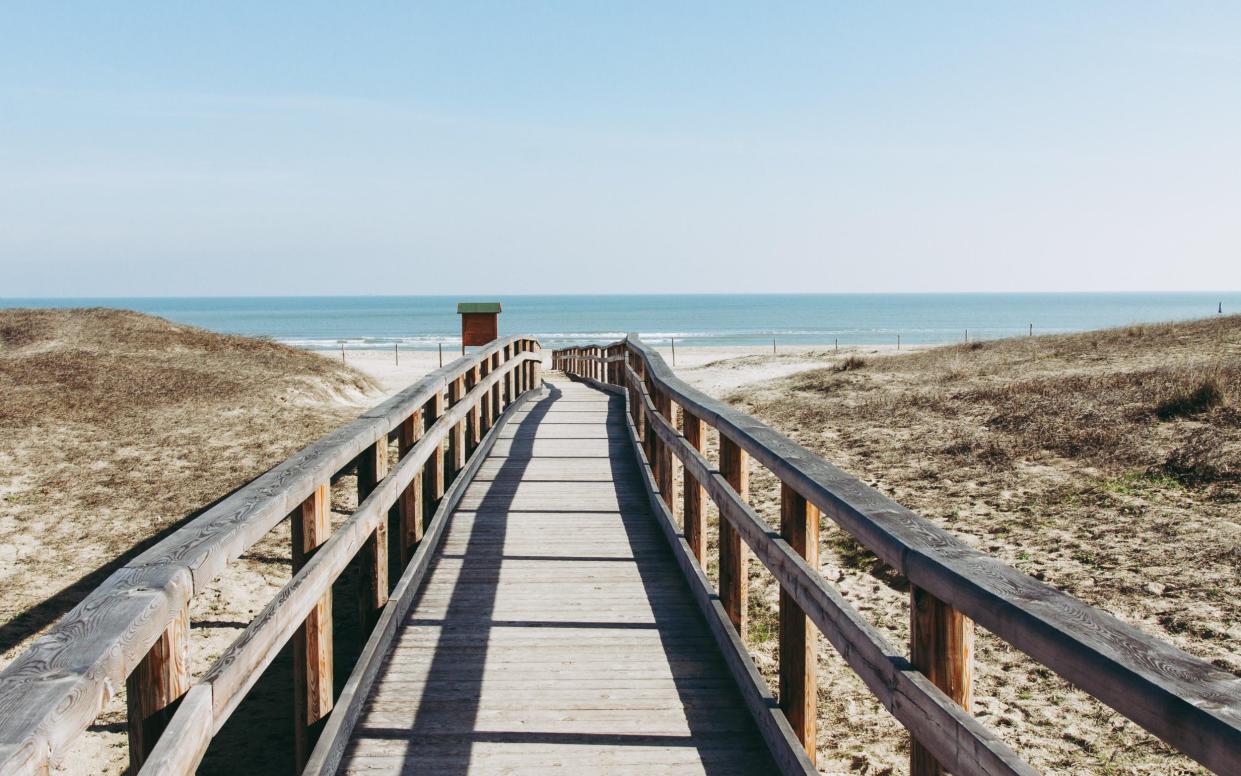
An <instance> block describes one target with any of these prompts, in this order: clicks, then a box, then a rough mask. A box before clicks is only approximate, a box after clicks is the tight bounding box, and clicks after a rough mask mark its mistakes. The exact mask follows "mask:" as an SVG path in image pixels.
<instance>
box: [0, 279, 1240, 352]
mask: <svg viewBox="0 0 1241 776" xmlns="http://www.w3.org/2000/svg"><path fill="white" fill-rule="evenodd" d="M493 300H494V298H492V297H487V298H480V299H475V298H473V297H433V296H368V297H234V298H222V297H214V298H183V297H177V298H132V299H124V298H107V299H104V298H95V299H0V307H88V306H106V307H121V308H128V309H132V310H140V311H142V312H146V313H151V314H153V315H158V316H162V317H164V318H168V319H170V320H173V321H179V322H183V323H189V324H193V325H195V326H202V327H204V328H207V329H212V330H215V331H219V332H228V333H235V334H245V335H249V336H266V337H272V338H274V339H277V340H279V341H282V342H286V343H289V344H292V345H297V346H301V347H307V348H314V349H330V348H336V347H338V346H339V343H340V342H341V341H342V340H343V341H345V343H346V344H347V346H348V347H350V348H358V347H363V348H365V347H373V348H390V347H392V344H393V343H400V344H401V346H402V347H415V348H435V347H436V346H437V344H438V343H443V344H445V345H452V344H457V343H459V342H460V339H459V336H458V335H459V328H458V327H459V325H460V324H459V321H458V318H457V315H456V303H457V302H458V301H493ZM499 301H501V302H502V303H503V306H504V312H503V314H502V315H501V317H500V330H501V333H507V334H516V333H529V334H534V335H536V336H537V337H539V338H540V339H541V340H542V341H543V344H544V346H545V347H551V346H557V345H560V344H564V343H570V342H583V341H600V340H609V341H610V340H614V339H617V338H619V337H621V336H623V335H624V334H625V333H626V332H637V333H639V334H640V335H641V336H642V338H643V339H644V340H646V341H648V342H650V343H652V344H665V343H667V342H668V340H669V339H670V338H674V337H675V338H676V342H677V345H679V346H685V347H692V346H695V345H762V344H769V343H770V342H771V340H772V339H773V338H775V339H776V341H777V342H779V343H781V344H785V345H818V344H830V343H832V342H833V341H834V340H837V339H838V340H839V341H840V344H841V345H855V344H865V345H870V344H880V343H894V342H895V341H896V337H897V335H898V334H899V335H900V337H901V342H903V343H911V344H912V343H941V342H955V341H960V340H961V339H963V338H964V337H965V331H966V329H968V330H969V336H970V339H993V338H998V337H1011V336H1017V335H1023V334H1026V333H1028V331H1029V326H1030V325H1031V324H1033V326H1034V332H1035V333H1036V334H1040V333H1041V334H1047V333H1055V332H1068V331H1081V330H1084V329H1096V328H1102V327H1107V326H1121V325H1126V324H1130V323H1138V322H1153V321H1170V320H1184V319H1189V318H1202V317H1205V316H1210V315H1215V314H1216V310H1217V306H1218V304H1219V303H1221V302H1222V303H1223V307H1224V312H1225V313H1230V312H1238V311H1241V292H1228V293H1167V294H1162V293H1116V294H762V295H683V296H677V295H668V296H513V297H500V298H499Z"/></svg>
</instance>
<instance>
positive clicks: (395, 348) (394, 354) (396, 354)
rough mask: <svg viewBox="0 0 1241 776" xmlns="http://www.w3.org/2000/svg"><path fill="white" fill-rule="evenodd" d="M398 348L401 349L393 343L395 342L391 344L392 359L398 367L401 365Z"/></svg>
mask: <svg viewBox="0 0 1241 776" xmlns="http://www.w3.org/2000/svg"><path fill="white" fill-rule="evenodd" d="M400 348H401V346H400V345H398V344H397V343H395V342H393V343H392V357H393V358H394V359H396V365H397V366H400V365H401V350H400Z"/></svg>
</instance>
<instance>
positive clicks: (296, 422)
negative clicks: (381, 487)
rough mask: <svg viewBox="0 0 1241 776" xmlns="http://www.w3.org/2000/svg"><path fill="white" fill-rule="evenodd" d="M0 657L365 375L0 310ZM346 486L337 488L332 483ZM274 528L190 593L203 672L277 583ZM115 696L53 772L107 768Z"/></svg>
mask: <svg viewBox="0 0 1241 776" xmlns="http://www.w3.org/2000/svg"><path fill="white" fill-rule="evenodd" d="M0 395H2V396H3V397H4V398H3V401H2V402H0V442H2V443H0V602H2V603H0V606H2V607H3V608H2V609H0V638H2V641H0V656H2V660H3V663H7V662H8V661H9V660H11V659H12V658H13V657H14V656H15V655H16V654H17V653H18V652H19V651H20V650H21V649H22V647H23V646H24V645H25V644H27V643H29V641H30V639H31V638H33V637H34V636H35V635H36V634H37V633H39V632H40V631H41V630H43V629H45V628H46V627H48V626H49V625H50V624H51V623H52V622H54V621H55V619H56V618H58V617H59V616H60V615H61V614H63V613H64V612H66V611H68V609H69V608H71V607H72V606H73V605H74V604H75V603H77V602H78V601H79V600H81V598H82V597H84V596H85V595H86V594H87V593H88V592H89V591H90V590H91V589H93V588H94V587H95V586H97V585H98V584H99V583H100V582H102V581H103V579H104V578H106V577H107V575H108V574H109V573H111V571H112V570H113V569H115V568H116V567H118V566H119V565H121V564H122V563H124V562H125V561H126V560H127V559H129V558H131V557H133V556H134V555H136V554H137V553H138V552H139V551H141V550H142V549H144V548H145V547H147V546H150V545H151V544H152V543H154V541H156V540H157V539H159V538H161V537H162V536H164V535H166V534H167V533H168V532H170V531H172V530H175V529H176V528H177V527H179V526H180V525H182V524H183V523H184V522H185V521H186V520H187V519H189V517H191V516H192V515H193V514H195V513H196V512H198V511H200V510H201V509H202V508H204V507H205V506H207V505H209V504H210V503H212V502H213V501H215V500H216V499H218V498H220V497H222V496H224V495H226V494H227V493H229V492H230V491H232V490H233V489H235V488H236V487H238V486H240V485H243V484H244V483H246V482H248V481H249V480H251V479H253V478H254V477H255V476H257V475H259V474H261V473H262V472H263V471H264V470H266V469H267V468H269V467H270V466H272V465H274V464H276V463H278V462H279V461H281V460H282V459H284V458H285V457H287V456H288V455H290V454H291V453H293V452H294V451H295V450H297V449H298V448H300V447H302V446H303V445H305V444H307V443H308V442H310V441H312V440H314V439H316V438H318V437H319V436H322V435H323V434H324V433H326V432H327V431H329V430H331V429H332V428H334V427H335V426H337V425H339V424H340V423H342V422H344V421H346V420H349V419H351V418H353V417H355V416H356V415H357V414H358V412H359V410H360V409H361V408H363V407H366V406H369V405H371V404H373V403H375V402H376V401H377V397H378V390H377V388H376V386H375V384H374V382H373V381H372V380H371V379H370V378H369V377H367V376H366V375H364V374H362V373H361V372H358V371H356V370H353V369H351V368H347V367H343V366H341V365H340V364H338V363H335V362H333V361H331V360H330V359H327V358H323V357H321V356H318V355H315V354H312V353H308V352H305V351H301V350H296V349H293V348H288V347H285V346H283V345H278V344H275V343H271V342H264V341H260V340H253V339H247V338H243V337H230V336H222V335H218V334H213V333H210V332H207V331H203V330H201V329H196V328H193V327H188V326H180V325H176V324H172V323H169V322H168V321H164V320H161V319H158V318H152V317H149V316H144V315H140V314H137V313H131V312H124V311H117V310H105V309H89V310H3V311H0ZM344 490H348V489H347V488H344ZM289 563H290V559H289V538H288V529H287V526H284V525H282V526H281V528H280V529H278V530H277V531H274V532H273V533H272V534H271V535H270V536H269V537H268V538H266V539H265V540H264V541H262V542H260V543H259V544H258V545H256V546H255V547H254V548H252V550H251V551H250V552H248V553H247V554H246V555H245V556H243V558H242V559H241V560H240V561H239V562H238V563H237V564H235V565H234V566H232V567H230V569H229V571H228V573H227V574H226V575H225V576H224V577H222V578H221V579H220V580H219V581H218V582H217V584H216V585H215V586H213V589H212V590H210V591H208V592H207V593H206V594H204V595H202V596H199V597H196V598H195V601H194V605H193V609H192V610H191V618H192V620H193V631H192V632H193V634H194V643H193V647H192V667H193V669H194V671H195V673H196V674H197V673H201V671H202V670H204V669H205V668H206V667H207V665H208V664H209V662H210V660H212V659H213V658H214V656H215V655H218V654H219V652H220V651H222V649H223V648H224V647H225V646H227V644H228V642H229V641H231V639H232V638H233V637H234V636H235V635H236V634H237V633H238V632H239V628H240V627H241V626H243V625H244V624H245V622H247V621H248V620H249V619H250V617H251V616H252V615H253V614H254V613H256V612H257V611H258V609H259V608H260V607H262V605H263V604H265V603H266V602H267V600H268V599H269V598H270V597H271V595H272V594H273V592H274V591H275V590H276V589H278V588H279V586H280V585H281V584H283V582H284V580H286V579H287V578H288V576H289V573H290V566H289ZM121 700H122V699H121V698H117V699H116V700H114V702H113V703H112V704H110V706H109V707H108V709H107V711H106V712H105V714H104V715H103V716H102V717H101V718H100V720H99V722H98V724H96V725H95V726H94V728H93V729H92V735H88V736H86V737H85V738H84V739H83V741H82V744H81V745H80V746H79V747H78V748H77V750H75V751H74V752H72V753H71V754H70V756H69V757H67V758H66V760H65V762H64V763H63V764H62V768H63V769H64V770H66V771H69V772H77V773H103V772H120V770H122V769H123V768H124V765H125V758H126V756H127V755H126V751H127V750H126V748H125V736H124V712H123V709H124V706H123V703H122V702H121Z"/></svg>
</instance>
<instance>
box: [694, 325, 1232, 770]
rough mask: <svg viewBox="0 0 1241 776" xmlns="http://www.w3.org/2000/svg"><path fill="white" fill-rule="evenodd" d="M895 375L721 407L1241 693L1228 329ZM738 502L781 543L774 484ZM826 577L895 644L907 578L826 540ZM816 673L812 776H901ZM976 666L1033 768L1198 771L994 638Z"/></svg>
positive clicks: (862, 706)
mask: <svg viewBox="0 0 1241 776" xmlns="http://www.w3.org/2000/svg"><path fill="white" fill-rule="evenodd" d="M889 356H890V357H888V356H884V357H877V358H862V357H861V356H857V355H850V356H848V357H844V356H842V357H840V358H827V359H825V360H824V363H823V364H822V366H821V368H818V369H814V370H809V371H804V372H801V373H798V374H796V375H792V376H789V377H784V378H781V379H778V380H773V381H765V382H760V383H754V384H751V385H749V386H746V387H743V388H741V389H738V390H736V391H733V392H732V393H731V394H729V395H728V396H727V398H728V400H729V401H731V402H733V403H734V404H736V405H738V406H739V407H741V408H742V409H744V410H746V411H748V412H751V413H753V414H754V415H756V416H758V417H759V418H762V419H763V420H765V421H766V422H768V423H770V424H772V425H773V426H775V427H776V428H779V429H780V430H781V431H783V432H784V433H786V434H788V435H789V436H791V437H793V438H794V439H796V440H797V441H798V442H800V443H801V444H803V445H805V446H806V447H808V448H810V449H811V450H814V451H815V452H817V453H819V454H820V455H822V456H824V457H825V458H827V459H828V460H831V461H833V462H835V463H837V464H839V465H840V466H842V467H843V468H844V469H846V470H847V471H849V472H851V473H853V474H854V475H855V476H857V477H859V478H861V479H863V480H864V481H866V482H868V483H870V484H872V485H874V486H875V487H877V488H879V489H880V490H882V491H884V492H885V493H887V494H889V495H890V496H892V497H894V498H895V499H896V500H898V501H900V502H901V503H903V504H904V505H906V506H908V507H910V508H912V509H914V510H915V511H918V512H919V513H921V514H922V515H923V516H925V517H927V518H928V519H930V520H933V521H934V522H936V523H938V524H940V525H941V526H943V527H944V528H946V529H947V530H949V531H952V532H953V533H955V534H956V535H958V536H959V537H961V538H962V539H964V540H965V541H967V542H969V543H970V544H972V545H974V546H976V547H978V548H979V549H981V550H983V551H985V552H988V553H991V554H992V555H995V556H997V557H999V558H1001V559H1003V560H1005V561H1006V562H1008V563H1010V564H1012V565H1014V566H1016V567H1017V568H1019V569H1021V570H1023V571H1025V572H1026V573H1029V574H1031V575H1033V576H1035V577H1036V578H1039V579H1042V580H1044V581H1046V582H1047V583H1048V584H1051V585H1054V586H1056V587H1058V588H1061V589H1063V590H1066V591H1068V592H1070V593H1072V594H1073V595H1075V596H1078V597H1079V598H1081V599H1083V600H1085V601H1086V602H1088V603H1090V604H1092V605H1094V606H1097V607H1100V608H1102V609H1105V610H1107V611H1109V612H1112V613H1113V614H1115V615H1116V616H1118V617H1120V618H1121V619H1123V620H1126V621H1128V622H1130V623H1132V624H1134V625H1136V626H1138V627H1140V628H1142V629H1143V630H1145V631H1147V632H1150V633H1153V634H1156V635H1158V636H1159V637H1160V638H1163V639H1166V640H1167V641H1169V642H1171V643H1173V644H1175V645H1176V646H1178V647H1180V648H1182V649H1185V650H1187V651H1188V652H1190V653H1192V654H1195V655H1198V656H1200V657H1203V658H1205V659H1207V660H1210V661H1211V662H1213V663H1214V664H1215V665H1217V666H1219V667H1221V668H1224V669H1226V670H1228V671H1232V672H1234V673H1236V674H1238V675H1241V653H1239V651H1238V644H1239V643H1241V642H1239V641H1238V639H1239V638H1241V522H1239V521H1238V518H1237V508H1238V504H1241V317H1221V318H1216V319H1210V320H1203V321H1197V322H1191V323H1178V324H1166V325H1148V326H1132V327H1127V328H1121V329H1115V330H1108V331H1099V332H1089V333H1085V334H1077V335H1069V336H1052V337H1035V338H1028V339H1027V338H1020V339H1011V340H1003V341H995V342H985V343H971V344H968V345H958V346H948V347H941V348H935V349H930V350H925V351H922V352H918V353H913V354H908V355H899V356H891V355H890V354H889ZM722 366H723V365H722V364H719V365H714V367H715V368H717V369H718V368H720V367H722ZM685 377H686V378H687V379H690V380H691V381H695V378H696V376H695V374H694V372H693V370H687V371H686V373H685ZM751 489H752V494H753V496H752V500H753V501H754V503H755V504H756V506H757V507H759V509H760V511H761V512H762V513H763V514H764V515H765V517H766V518H767V519H768V520H769V521H770V522H771V523H772V524H773V525H775V526H778V524H779V515H778V483H777V482H776V481H775V480H774V478H772V477H771V476H770V475H769V474H767V473H766V472H765V471H763V470H761V467H757V466H754V468H753V469H752V473H751ZM822 566H823V571H824V573H825V574H826V575H827V576H828V578H829V579H831V580H832V581H834V582H835V583H836V584H837V585H838V586H839V587H840V589H841V590H842V591H843V592H844V594H845V595H846V597H847V598H849V599H850V600H852V601H853V602H854V604H855V605H856V606H857V607H858V608H859V609H860V610H861V611H863V612H864V613H865V615H866V616H868V617H869V618H870V619H871V620H872V621H873V622H874V623H875V624H876V625H877V626H879V627H880V628H881V629H882V630H884V631H885V632H886V633H887V634H888V636H889V638H890V639H891V640H892V642H893V643H896V644H901V643H908V622H907V618H908V606H907V597H908V592H907V588H906V587H905V586H904V585H903V584H902V581H901V580H900V579H898V578H896V577H895V576H894V575H893V574H892V573H890V571H889V570H888V569H885V568H884V567H883V566H882V565H881V564H880V563H879V562H878V561H877V560H876V559H875V558H874V556H872V555H871V554H870V553H868V552H867V551H865V549H864V548H862V547H860V546H859V545H857V544H856V543H855V542H854V541H853V540H852V539H851V538H850V537H848V536H847V535H845V534H843V533H842V532H841V531H839V530H838V529H835V528H834V527H832V526H830V525H828V526H825V527H824V532H823V548H822ZM750 577H751V579H750V585H751V602H750V617H751V622H752V623H753V625H752V628H751V646H752V649H753V650H754V652H755V654H756V656H757V657H758V658H759V660H760V663H761V664H762V667H763V669H764V672H765V673H766V674H767V675H768V677H769V678H770V679H771V680H772V681H774V678H775V673H774V671H775V663H774V659H773V656H774V653H775V648H776V617H775V613H776V601H777V589H776V586H775V584H774V581H773V580H772V579H771V577H770V576H769V575H768V574H767V573H766V572H765V571H764V570H762V569H761V566H759V565H758V564H757V563H754V562H752V563H751V573H750ZM820 654H821V657H820V674H821V677H822V680H821V681H822V683H823V685H822V687H821V689H820V714H821V718H820V734H819V745H820V753H821V766H822V767H823V769H824V770H826V771H828V772H865V773H901V772H904V771H905V769H906V760H907V757H908V749H907V744H906V736H905V735H904V734H903V732H902V730H901V728H900V726H899V724H897V723H896V722H895V721H894V720H893V718H892V717H891V716H890V715H888V714H887V712H886V711H884V710H883V709H882V708H880V707H879V706H878V705H877V704H876V703H875V702H874V701H873V700H872V699H871V696H870V694H869V693H868V692H867V691H866V689H865V688H864V687H863V686H862V685H861V683H860V682H859V681H858V680H857V679H856V678H855V677H854V676H853V675H852V673H851V672H850V671H849V670H848V668H847V667H845V666H844V664H843V662H842V661H841V660H840V659H839V658H838V656H836V655H835V654H834V653H833V651H832V648H831V647H830V645H827V644H826V643H822V644H821V646H820ZM976 662H977V702H976V713H977V714H978V715H979V717H980V718H981V719H982V720H983V721H984V722H986V724H988V725H989V726H990V727H992V728H993V729H994V730H996V731H997V732H999V734H1000V735H1001V736H1002V737H1003V738H1005V739H1006V740H1007V741H1008V742H1009V743H1010V744H1011V745H1012V746H1014V747H1015V748H1016V749H1017V750H1018V751H1019V752H1020V753H1021V754H1022V755H1023V756H1025V757H1026V758H1028V759H1029V760H1030V762H1031V763H1032V764H1033V765H1034V766H1035V767H1036V768H1038V769H1040V770H1043V771H1046V772H1051V773H1081V774H1086V773H1151V774H1154V773H1159V774H1164V773H1193V772H1199V771H1198V769H1197V768H1196V766H1195V765H1194V764H1193V763H1192V762H1190V761H1188V760H1186V759H1185V758H1183V757H1180V756H1179V755H1177V754H1176V753H1175V752H1174V751H1172V750H1171V749H1169V748H1168V747H1167V746H1165V745H1164V744H1162V743H1161V742H1159V741H1158V740H1156V739H1154V738H1153V737H1151V736H1149V735H1147V734H1146V733H1145V732H1144V731H1142V730H1141V729H1139V728H1137V727H1136V726H1134V725H1132V724H1131V723H1129V722H1128V721H1127V720H1125V719H1124V718H1123V717H1121V716H1120V715H1119V714H1117V713H1115V712H1114V711H1112V710H1111V709H1108V708H1107V707H1104V706H1102V705H1101V704H1099V703H1098V702H1096V701H1094V700H1093V699H1091V698H1090V697H1089V696H1087V695H1085V694H1084V693H1082V692H1080V691H1078V690H1076V689H1075V688H1073V687H1072V686H1070V685H1069V684H1068V683H1066V682H1064V681H1063V680H1060V679H1059V678H1058V677H1056V676H1054V675H1053V674H1051V673H1050V672H1048V671H1047V670H1045V669H1043V668H1042V667H1041V666H1038V665H1037V664H1035V663H1033V661H1031V660H1029V659H1028V658H1027V657H1025V656H1024V655H1022V654H1021V653H1019V652H1017V651H1016V650H1014V649H1012V648H1010V647H1008V646H1007V645H1006V644H1004V643H1003V642H1000V641H999V640H997V639H995V638H994V637H991V636H990V635H989V634H986V633H982V632H980V634H979V642H978V650H977V661H976Z"/></svg>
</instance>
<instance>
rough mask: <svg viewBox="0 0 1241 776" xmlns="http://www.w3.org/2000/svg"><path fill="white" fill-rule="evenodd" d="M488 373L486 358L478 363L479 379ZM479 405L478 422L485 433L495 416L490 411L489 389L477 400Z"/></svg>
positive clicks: (489, 369)
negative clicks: (479, 414) (479, 417)
mask: <svg viewBox="0 0 1241 776" xmlns="http://www.w3.org/2000/svg"><path fill="white" fill-rule="evenodd" d="M489 374H491V359H490V358H486V359H483V362H482V363H481V364H479V379H480V380H481V379H483V378H485V377H486V376H487V375H489ZM479 406H480V407H481V415H482V417H481V420H480V421H479V422H480V423H482V432H483V433H484V434H486V433H487V432H488V431H490V430H491V427H492V426H493V425H495V416H494V415H493V414H492V411H491V391H489V390H488V391H483V395H482V398H481V399H480V400H479Z"/></svg>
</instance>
